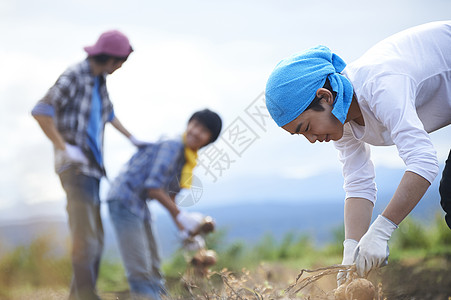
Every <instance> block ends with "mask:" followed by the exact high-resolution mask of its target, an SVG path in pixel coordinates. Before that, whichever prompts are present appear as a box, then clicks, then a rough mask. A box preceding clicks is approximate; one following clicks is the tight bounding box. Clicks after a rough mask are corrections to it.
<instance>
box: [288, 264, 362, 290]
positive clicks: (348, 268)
mask: <svg viewBox="0 0 451 300" xmlns="http://www.w3.org/2000/svg"><path fill="white" fill-rule="evenodd" d="M321 271H322V272H321ZM340 271H345V272H355V266H354V265H333V266H330V267H324V268H318V269H314V270H308V269H302V270H301V273H299V275H298V276H297V277H296V282H295V283H293V284H292V285H290V286H289V287H288V288H286V289H285V292H287V293H290V295H293V294H297V293H298V292H299V291H300V290H302V289H303V288H305V287H306V286H308V285H309V284H311V283H313V282H315V281H317V280H319V279H321V278H322V277H324V276H326V275H331V274H337V273H338V272H340ZM304 272H307V273H315V272H321V273H319V274H316V275H312V276H310V277H307V278H304V279H302V280H301V281H299V279H300V278H301V276H302V275H303V274H304ZM298 281H299V282H298ZM295 287H297V289H296V290H295V291H294V292H292V291H291V290H292V289H293V288H295Z"/></svg>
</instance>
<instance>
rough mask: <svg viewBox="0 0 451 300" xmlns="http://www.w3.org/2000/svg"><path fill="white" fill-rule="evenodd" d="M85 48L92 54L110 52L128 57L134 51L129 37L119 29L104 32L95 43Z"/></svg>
mask: <svg viewBox="0 0 451 300" xmlns="http://www.w3.org/2000/svg"><path fill="white" fill-rule="evenodd" d="M84 49H85V51H86V52H87V53H88V55H90V56H93V55H98V54H108V55H111V56H115V57H128V56H129V55H130V53H132V52H133V48H132V46H131V45H130V42H129V40H128V38H127V37H126V36H125V35H124V34H123V33H122V32H120V31H118V30H110V31H106V32H104V33H102V34H101V35H100V37H99V39H98V40H97V42H96V43H95V44H94V45H92V46H87V47H84Z"/></svg>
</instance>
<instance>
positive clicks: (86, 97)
mask: <svg viewBox="0 0 451 300" xmlns="http://www.w3.org/2000/svg"><path fill="white" fill-rule="evenodd" d="M84 49H85V51H86V53H87V54H88V57H87V58H86V59H85V60H83V61H82V62H80V63H78V64H76V65H74V66H71V67H69V68H68V69H67V70H66V71H65V72H64V73H63V74H62V75H60V77H59V78H58V80H57V81H56V83H55V84H54V85H53V86H52V87H51V88H50V89H49V91H48V92H47V94H46V95H45V96H44V98H42V99H41V100H40V101H39V102H38V103H37V104H36V105H35V107H34V108H33V110H32V115H33V117H34V118H35V119H36V120H37V121H38V123H39V125H40V126H41V128H42V130H43V131H44V133H45V135H46V136H47V137H48V138H49V139H50V141H51V142H52V143H53V146H54V151H55V152H54V154H55V171H56V172H57V173H58V175H59V177H60V181H61V184H62V186H63V188H64V190H65V192H66V196H67V213H68V217H69V227H70V232H71V238H72V267H73V279H72V284H71V290H70V296H69V298H70V299H77V300H90V299H99V297H98V296H97V294H96V291H95V285H96V281H97V276H98V272H99V264H100V258H101V255H102V250H103V238H104V237H103V235H104V233H103V226H102V221H101V217H100V198H99V183H100V179H101V178H102V177H103V176H105V175H106V173H105V168H104V163H103V134H104V129H105V124H106V123H108V122H109V123H111V124H112V125H113V126H114V128H116V129H117V130H118V131H119V132H121V133H122V134H123V135H125V136H126V137H127V138H129V139H130V141H131V142H132V143H133V144H134V145H136V146H141V145H142V144H143V143H142V142H141V141H139V140H137V139H136V138H134V137H133V136H132V135H131V134H130V132H128V130H127V129H125V127H124V126H123V125H122V124H121V122H120V121H119V119H118V118H117V117H116V116H115V113H114V109H113V104H112V103H111V101H110V98H109V96H108V91H107V87H106V82H105V80H106V77H107V75H109V74H112V73H114V72H115V71H116V70H117V69H119V68H120V67H121V66H122V64H123V63H124V62H125V61H126V60H127V58H128V56H129V55H130V53H132V51H133V49H132V47H131V45H130V42H129V40H128V38H127V37H126V36H125V35H124V34H123V33H121V32H119V31H117V30H111V31H107V32H104V33H102V34H101V35H100V37H99V38H98V40H97V42H96V43H95V44H94V45H92V46H88V47H85V48H84Z"/></svg>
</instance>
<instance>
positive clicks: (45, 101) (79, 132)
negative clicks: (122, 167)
mask: <svg viewBox="0 0 451 300" xmlns="http://www.w3.org/2000/svg"><path fill="white" fill-rule="evenodd" d="M94 78H95V77H94V76H93V74H92V73H91V70H90V67H89V61H88V60H87V59H86V60H84V61H82V62H81V63H78V64H76V65H74V66H72V67H69V68H68V69H67V70H66V71H65V72H64V73H63V74H62V75H61V76H60V77H59V78H58V80H57V81H56V83H55V84H54V85H53V86H52V87H51V88H50V89H49V91H48V92H47V94H46V95H45V96H44V98H42V99H41V100H40V101H39V102H38V103H37V104H36V105H35V107H34V108H33V110H32V115H48V116H52V117H54V121H55V126H56V128H57V130H58V131H59V133H60V134H61V135H62V137H63V139H64V140H65V141H66V142H67V143H69V144H73V145H76V146H78V147H80V148H81V149H82V151H83V153H85V155H86V157H88V159H89V163H88V164H86V165H80V164H77V167H78V168H79V169H80V171H81V172H82V173H83V174H85V175H88V176H92V177H96V178H101V177H102V176H104V175H105V169H104V168H103V166H99V165H98V163H97V162H96V160H95V159H94V156H93V153H92V150H91V149H90V147H89V146H88V144H87V140H88V138H87V128H88V123H89V116H90V113H91V99H92V90H93V87H94ZM99 91H100V95H101V98H102V117H101V118H102V120H101V122H102V130H101V136H100V141H102V142H101V145H100V147H101V149H100V152H101V153H103V132H104V130H103V129H104V128H105V123H106V122H109V121H111V120H112V119H114V110H113V104H112V103H111V101H110V98H109V96H108V91H107V89H106V82H105V76H104V75H102V76H100V86H99ZM55 157H56V155H55ZM69 164H70V163H69ZM68 167H69V165H68V163H67V162H66V163H65V165H58V164H57V161H56V160H55V170H56V172H57V173H61V172H62V171H63V170H65V169H67V168H68Z"/></svg>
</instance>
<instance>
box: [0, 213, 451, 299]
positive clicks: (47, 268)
mask: <svg viewBox="0 0 451 300" xmlns="http://www.w3.org/2000/svg"><path fill="white" fill-rule="evenodd" d="M225 234H226V233H225V232H224V231H217V232H216V233H214V234H212V235H211V236H209V237H208V239H207V245H208V247H209V248H210V249H213V250H215V251H216V252H217V254H218V262H217V264H216V265H215V266H214V268H213V270H216V271H218V272H219V271H221V270H223V269H224V268H226V269H228V270H229V271H231V272H240V271H241V270H242V269H243V268H245V269H247V270H250V271H252V270H254V269H256V268H257V267H259V266H261V265H262V263H263V264H272V263H273V264H278V265H279V266H280V265H281V266H285V267H286V268H291V269H293V268H296V269H297V270H300V269H303V268H316V267H320V266H329V265H333V264H337V263H340V261H341V254H342V241H343V228H337V229H336V231H335V232H334V239H333V241H332V242H331V243H329V244H328V245H325V246H322V247H317V246H315V243H314V242H315V241H313V240H312V239H311V238H310V237H308V236H305V235H302V234H296V233H293V232H289V233H287V234H286V235H285V236H283V237H282V238H281V239H276V238H275V237H274V236H272V235H270V234H267V235H265V236H264V237H262V239H261V240H260V242H258V243H257V244H256V245H253V246H249V245H246V243H245V242H242V241H236V242H234V243H231V244H227V245H226V244H224V243H223V242H222V241H224V239H225ZM55 242H56V241H54V240H52V238H51V236H50V235H49V236H43V237H38V238H37V239H36V240H34V241H33V242H32V243H31V244H30V245H29V246H27V247H23V246H21V247H17V248H16V249H14V250H12V251H9V252H7V253H0V254H1V255H0V299H18V298H21V297H22V296H23V295H24V294H27V293H32V292H33V291H37V290H42V289H51V290H53V291H60V290H61V289H66V291H67V289H68V287H69V283H70V279H71V272H72V271H71V265H70V256H69V254H68V253H69V251H68V250H67V251H66V255H56V254H55V253H53V251H52V249H54V247H53V245H54V243H55ZM0 249H2V247H1V245H0ZM390 251H391V254H390V262H399V261H402V260H406V259H410V260H421V259H424V258H427V257H435V256H438V257H447V258H449V257H451V231H450V230H449V228H447V227H446V225H445V223H444V222H443V217H442V216H441V215H437V217H436V218H435V220H434V221H433V222H431V224H429V225H425V224H422V223H420V222H419V221H418V220H415V219H413V218H411V217H408V218H406V220H404V221H403V223H402V224H401V226H400V227H399V229H398V230H396V231H395V233H394V235H393V238H392V240H391V241H390ZM187 264H188V263H187V259H186V257H185V256H184V254H183V253H182V252H177V253H176V254H175V255H173V257H172V258H171V259H170V260H169V261H167V262H166V263H165V264H164V266H163V271H164V273H165V274H166V276H167V279H168V286H169V287H170V288H171V291H174V288H173V287H172V286H171V285H177V284H178V283H180V278H181V275H182V274H184V273H185V271H186V268H187ZM98 289H99V290H100V291H102V292H120V291H126V290H127V289H128V285H127V282H126V278H125V274H124V269H123V267H122V264H121V262H120V261H111V260H108V259H104V260H103V261H102V265H101V270H100V276H99V281H98ZM175 289H176V288H175Z"/></svg>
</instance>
